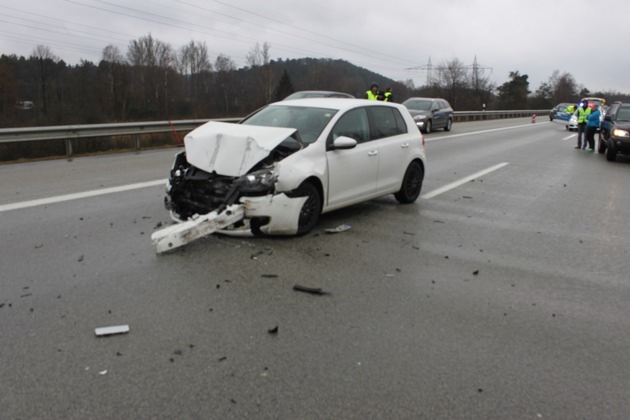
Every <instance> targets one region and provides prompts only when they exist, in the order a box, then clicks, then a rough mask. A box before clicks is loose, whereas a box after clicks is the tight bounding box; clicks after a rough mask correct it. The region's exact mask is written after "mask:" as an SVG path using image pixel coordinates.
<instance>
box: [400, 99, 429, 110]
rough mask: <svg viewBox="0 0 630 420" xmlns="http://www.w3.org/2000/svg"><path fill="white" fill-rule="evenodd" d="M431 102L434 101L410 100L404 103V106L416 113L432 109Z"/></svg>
mask: <svg viewBox="0 0 630 420" xmlns="http://www.w3.org/2000/svg"><path fill="white" fill-rule="evenodd" d="M431 102H432V101H429V100H426V99H408V100H406V101H405V102H403V105H404V106H406V107H407V108H409V109H414V110H416V111H429V110H430V109H431Z"/></svg>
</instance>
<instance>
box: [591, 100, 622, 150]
mask: <svg viewBox="0 0 630 420" xmlns="http://www.w3.org/2000/svg"><path fill="white" fill-rule="evenodd" d="M597 151H598V152H599V153H604V152H606V159H607V160H609V161H614V160H615V159H617V154H619V153H620V154H622V155H630V103H623V102H615V103H614V104H612V105H611V106H610V108H609V109H608V111H606V115H605V116H604V121H602V127H601V132H600V134H599V147H598V148H597Z"/></svg>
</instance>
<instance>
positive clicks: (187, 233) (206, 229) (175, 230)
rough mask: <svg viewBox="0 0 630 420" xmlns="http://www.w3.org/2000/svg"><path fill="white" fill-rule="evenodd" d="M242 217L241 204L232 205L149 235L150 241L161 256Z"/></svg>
mask: <svg viewBox="0 0 630 420" xmlns="http://www.w3.org/2000/svg"><path fill="white" fill-rule="evenodd" d="M243 217H244V211H243V206H242V205H241V204H233V205H231V206H228V207H227V208H226V209H225V210H224V211H222V212H221V213H217V212H216V211H213V212H210V213H208V214H205V215H203V216H198V217H196V218H194V219H190V220H187V221H185V222H183V223H178V224H176V225H172V226H168V227H166V228H164V229H161V230H158V231H155V232H153V234H152V235H151V241H153V244H155V246H156V251H157V253H158V254H161V253H162V252H166V251H171V250H174V249H176V248H179V247H181V246H184V245H186V244H189V243H190V242H192V241H194V240H196V239H199V238H202V237H204V236H208V235H210V234H212V233H214V232H216V231H218V230H220V229H223V228H225V227H227V226H229V225H231V224H234V223H236V222H238V221H239V220H242V219H243Z"/></svg>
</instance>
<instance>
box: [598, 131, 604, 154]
mask: <svg viewBox="0 0 630 420" xmlns="http://www.w3.org/2000/svg"><path fill="white" fill-rule="evenodd" d="M605 138H606V136H605V135H604V133H602V132H600V133H599V140H598V142H597V153H604V152H605V151H606V140H604V139H605Z"/></svg>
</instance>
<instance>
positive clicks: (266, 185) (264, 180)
mask: <svg viewBox="0 0 630 420" xmlns="http://www.w3.org/2000/svg"><path fill="white" fill-rule="evenodd" d="M277 180H278V175H277V174H276V173H275V172H274V171H273V169H261V170H259V171H255V172H252V173H250V174H247V175H243V176H242V177H241V179H239V183H240V184H241V192H243V193H260V192H266V191H269V190H272V189H273V188H274V184H275V183H276V181H277Z"/></svg>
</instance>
